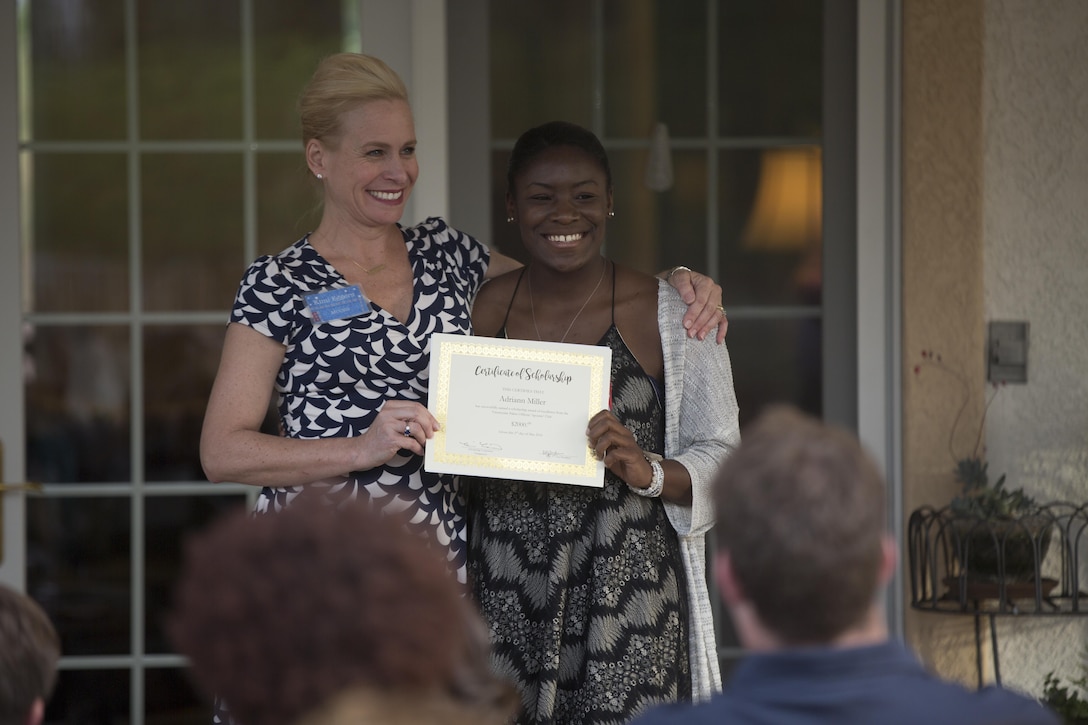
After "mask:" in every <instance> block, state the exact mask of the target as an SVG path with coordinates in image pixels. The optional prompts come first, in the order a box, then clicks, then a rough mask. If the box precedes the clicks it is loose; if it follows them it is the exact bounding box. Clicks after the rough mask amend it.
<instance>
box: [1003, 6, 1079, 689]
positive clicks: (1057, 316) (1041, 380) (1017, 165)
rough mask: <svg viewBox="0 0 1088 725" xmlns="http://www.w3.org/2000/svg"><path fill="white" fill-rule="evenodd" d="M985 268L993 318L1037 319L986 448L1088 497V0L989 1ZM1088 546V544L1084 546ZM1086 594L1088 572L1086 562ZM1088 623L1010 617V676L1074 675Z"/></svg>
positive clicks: (1022, 475)
mask: <svg viewBox="0 0 1088 725" xmlns="http://www.w3.org/2000/svg"><path fill="white" fill-rule="evenodd" d="M984 7H985V40H984V48H985V54H984V64H983V67H984V71H983V96H982V107H983V112H984V113H983V178H984V180H985V181H984V185H983V236H984V239H985V255H984V269H985V275H984V278H983V287H984V314H985V319H986V320H987V321H989V320H1027V321H1028V322H1029V323H1030V325H1031V334H1030V338H1031V339H1030V357H1029V371H1028V375H1029V379H1028V382H1027V384H1025V385H1010V386H1007V387H1006V388H1004V389H1003V390H1002V391H1001V393H1000V395H999V396H998V397H997V398H996V399H995V401H994V404H993V406H992V407H991V410H990V414H989V415H988V416H987V426H986V442H987V457H988V458H989V460H990V468H991V470H992V471H997V472H1000V471H1006V472H1007V473H1008V477H1009V478H1008V480H1009V485H1013V486H1018V485H1022V486H1024V488H1025V489H1026V490H1027V491H1028V492H1030V493H1032V494H1034V495H1035V497H1036V498H1037V499H1040V500H1054V499H1062V500H1072V501H1075V502H1077V503H1084V502H1088V2H1084V0H986V2H985V4H984ZM1086 553H1088V552H1086V551H1084V550H1083V548H1082V554H1081V555H1082V556H1084V555H1085V554H1086ZM1080 576H1081V578H1082V586H1081V589H1082V590H1088V573H1086V572H1084V571H1082V572H1081V575H1080ZM1086 624H1088V622H1085V621H1075V622H1072V623H1070V622H1069V621H1068V620H1065V621H1052V622H1051V621H1048V622H1046V623H1045V624H1039V623H1031V625H1030V626H1023V625H1022V624H1021V623H1019V622H1012V621H1006V622H1002V627H1001V630H1000V633H999V635H1000V642H1001V664H1002V667H1003V671H1002V677H1003V680H1004V681H1005V682H1006V683H1008V684H1011V685H1013V686H1017V687H1020V688H1037V687H1038V685H1039V682H1040V680H1041V677H1042V674H1045V673H1046V672H1047V671H1049V670H1052V669H1057V670H1060V671H1063V672H1068V673H1073V672H1075V669H1076V666H1077V663H1078V662H1080V661H1082V660H1083V659H1084V657H1085V647H1086V646H1088V627H1086Z"/></svg>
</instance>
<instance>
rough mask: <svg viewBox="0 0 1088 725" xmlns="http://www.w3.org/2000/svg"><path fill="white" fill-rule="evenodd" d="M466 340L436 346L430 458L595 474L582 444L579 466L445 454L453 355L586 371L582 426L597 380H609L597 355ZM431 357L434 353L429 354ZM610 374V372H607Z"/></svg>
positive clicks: (596, 395)
mask: <svg viewBox="0 0 1088 725" xmlns="http://www.w3.org/2000/svg"><path fill="white" fill-rule="evenodd" d="M466 339H469V340H474V342H472V343H469V342H460V341H458V342H451V341H444V342H443V343H442V344H441V345H439V346H438V361H437V366H436V371H437V375H436V379H435V380H431V381H430V386H429V387H430V391H431V395H433V396H435V397H434V399H433V400H432V405H433V410H432V412H433V413H434V416H435V417H436V418H437V419H438V424H439V426H441V427H440V428H439V430H438V432H437V433H436V434H435V436H434V438H433V439H431V441H430V442H429V443H428V445H431V446H434V452H433V454H432V455H433V457H434V460H435V461H436V462H439V463H446V464H451V465H467V466H487V467H490V468H504V469H508V470H514V471H523V472H525V473H547V474H561V475H567V476H578V477H583V478H589V477H592V476H594V475H595V474H596V472H597V464H598V461H597V458H596V456H594V455H593V449H592V448H590V447H589V444H588V443H587V444H586V456H585V461H584V462H583V463H582V464H580V465H576V464H572V463H548V462H546V461H531V460H525V459H522V458H506V457H501V456H479V455H472V454H466V453H450V452H448V451H447V450H446V435H445V430H446V419H447V417H448V412H449V402H450V401H449V389H450V386H449V380H450V366H451V365H452V361H453V356H454V355H472V356H474V357H485V358H504V359H507V360H526V361H531V362H545V363H549V362H550V363H557V364H560V365H574V366H577V367H583V368H589V370H590V373H591V375H590V385H589V395H588V396H587V397H588V401H587V406H586V422H589V419H590V418H592V417H593V416H594V415H595V414H596V413H597V411H598V410H599V409H600V407H599V406H600V404H599V402H598V401H600V399H601V394H602V392H603V391H602V386H601V380H602V379H603V380H611V375H610V374H609V375H602V370H603V366H604V362H605V361H604V359H603V358H601V357H600V356H598V355H593V354H589V353H577V352H563V351H558V350H539V349H531V348H524V347H520V346H506V345H503V344H501V343H498V342H496V343H493V344H492V343H481V342H480V338H478V337H468V338H466ZM431 354H432V355H433V354H434V350H433V349H432V350H431ZM609 372H611V371H609Z"/></svg>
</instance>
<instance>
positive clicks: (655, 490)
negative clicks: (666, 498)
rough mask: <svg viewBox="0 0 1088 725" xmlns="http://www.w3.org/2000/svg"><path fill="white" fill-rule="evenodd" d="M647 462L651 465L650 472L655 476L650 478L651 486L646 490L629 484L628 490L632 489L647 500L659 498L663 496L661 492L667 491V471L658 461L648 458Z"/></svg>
mask: <svg viewBox="0 0 1088 725" xmlns="http://www.w3.org/2000/svg"><path fill="white" fill-rule="evenodd" d="M646 462H647V463H649V464H650V470H651V471H652V472H653V475H652V476H651V477H650V485H649V486H647V487H646V488H638V487H636V486H632V485H631V484H627V488H629V489H631V490H632V491H634V492H635V493H637V494H638V495H639V496H645V497H646V498H657V497H658V496H660V495H661V492H662V491H664V490H665V469H664V468H662V467H661V464H660V463H658V462H657V461H655V460H653V459H651V458H649V457H647V458H646Z"/></svg>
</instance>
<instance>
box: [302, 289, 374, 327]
mask: <svg viewBox="0 0 1088 725" xmlns="http://www.w3.org/2000/svg"><path fill="white" fill-rule="evenodd" d="M302 299H304V300H305V301H306V306H307V307H309V308H310V315H312V316H313V318H314V322H332V321H333V320H343V319H345V318H347V317H358V316H359V315H362V314H366V313H367V312H370V305H369V304H368V303H367V301H366V297H365V296H364V295H363V289H362V287H360V286H359V285H357V284H353V285H350V286H348V287H337V288H336V289H328V290H322V291H320V292H308V293H306V294H304V295H302Z"/></svg>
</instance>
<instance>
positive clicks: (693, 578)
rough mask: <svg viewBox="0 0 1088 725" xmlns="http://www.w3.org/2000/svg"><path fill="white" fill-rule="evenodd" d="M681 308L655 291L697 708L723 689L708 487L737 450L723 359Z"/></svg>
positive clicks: (670, 506) (668, 293)
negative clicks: (709, 574)
mask: <svg viewBox="0 0 1088 725" xmlns="http://www.w3.org/2000/svg"><path fill="white" fill-rule="evenodd" d="M685 312H687V305H685V304H684V301H683V300H682V299H680V295H679V293H678V292H677V291H676V290H674V289H673V288H672V287H670V286H669V285H668V284H667V283H666V282H664V281H663V280H662V281H660V282H659V283H658V294H657V327H658V330H660V333H661V349H662V353H663V354H664V358H665V457H666V458H669V459H672V460H674V461H678V462H679V463H681V464H682V465H683V466H684V468H686V469H687V470H688V473H689V474H690V475H691V498H692V504H691V506H681V505H679V504H674V503H669V502H665V511H666V513H667V514H668V516H669V521H670V522H671V523H672V526H673V528H674V529H676V534H677V536H678V537H679V539H680V554H681V556H682V557H683V559H684V572H685V574H686V575H687V589H688V600H689V604H688V609H689V617H690V619H689V622H688V641H689V651H688V657H689V659H690V661H691V691H692V692H691V694H692V699H693V700H695V701H696V702H698V701H701V700H706V699H709V698H710V696H711V695H712V694H714V693H715V692H718V691H719V690H721V689H722V677H721V669H720V667H719V665H718V646H717V640H716V639H715V637H714V619H713V613H712V611H711V608H710V591H709V589H708V584H707V578H706V541H705V536H706V532H707V531H709V530H710V528H711V527H712V526H713V525H714V497H713V492H712V490H711V489H712V485H713V483H714V477H715V475H716V474H717V472H718V468H719V467H720V466H721V464H722V462H723V461H724V460H725V458H726V456H728V455H729V453H730V452H731V451H732V450H733V449H734V448H736V447H737V445H738V444H739V443H740V424H739V421H738V418H737V395H736V393H735V392H734V390H733V368H732V366H731V365H730V363H729V351H728V350H727V349H726V347H725V345H718V344H717V343H716V342H715V341H714V340H713V339H711V338H710V337H709V336H708V337H707V339H706V340H703V341H699V340H697V339H689V338H688V337H687V332H686V331H685V330H684V327H683V317H684V313H685Z"/></svg>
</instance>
